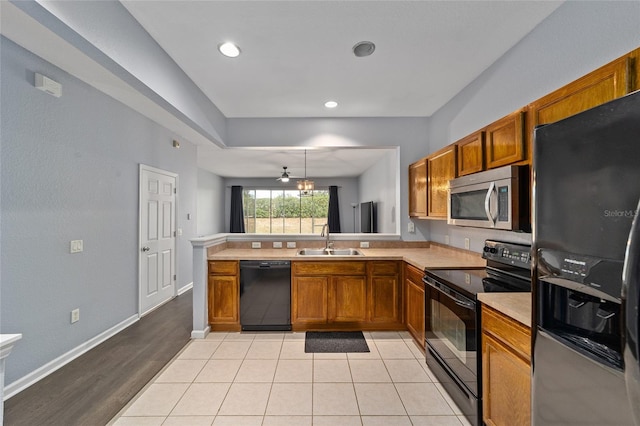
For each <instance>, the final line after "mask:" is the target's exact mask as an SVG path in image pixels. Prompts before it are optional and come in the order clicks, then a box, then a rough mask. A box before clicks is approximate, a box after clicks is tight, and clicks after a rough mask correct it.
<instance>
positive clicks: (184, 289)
mask: <svg viewBox="0 0 640 426" xmlns="http://www.w3.org/2000/svg"><path fill="white" fill-rule="evenodd" d="M192 288H193V281H191V282H190V283H189V284H187V285H185V286H184V287H181V288H179V289H178V296H180V295H181V294H183V293H186V292H187V291H189V290H191V289H192Z"/></svg>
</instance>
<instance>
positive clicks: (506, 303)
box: [478, 293, 531, 327]
mask: <svg viewBox="0 0 640 426" xmlns="http://www.w3.org/2000/svg"><path fill="white" fill-rule="evenodd" d="M478 300H479V301H480V302H481V303H483V304H485V305H487V306H489V307H491V308H493V309H495V310H496V311H499V312H502V313H503V314H505V315H506V316H508V317H510V318H513V319H514V320H516V321H518V322H519V323H521V324H523V325H526V326H527V327H531V293H478Z"/></svg>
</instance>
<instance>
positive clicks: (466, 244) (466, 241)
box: [464, 238, 471, 250]
mask: <svg viewBox="0 0 640 426" xmlns="http://www.w3.org/2000/svg"><path fill="white" fill-rule="evenodd" d="M470 246H471V241H469V238H465V239H464V248H465V249H467V250H469V247H470Z"/></svg>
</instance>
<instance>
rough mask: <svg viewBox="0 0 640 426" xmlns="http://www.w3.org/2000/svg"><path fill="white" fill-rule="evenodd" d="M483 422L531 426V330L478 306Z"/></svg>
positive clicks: (508, 425) (496, 424) (491, 310)
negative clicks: (479, 311) (480, 314)
mask: <svg viewBox="0 0 640 426" xmlns="http://www.w3.org/2000/svg"><path fill="white" fill-rule="evenodd" d="M481 321H482V376H483V379H482V398H483V420H484V422H485V424H487V425H490V426H503V425H504V426H510V425H523V426H526V425H530V424H531V330H530V328H529V327H527V326H525V325H523V324H520V323H519V322H517V321H514V320H513V319H511V318H509V317H507V316H505V315H503V314H502V313H500V312H498V311H496V310H494V309H491V308H488V307H486V306H484V305H483V306H482V319H481Z"/></svg>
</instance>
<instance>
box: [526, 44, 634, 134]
mask: <svg viewBox="0 0 640 426" xmlns="http://www.w3.org/2000/svg"><path fill="white" fill-rule="evenodd" d="M630 80H631V79H630V78H629V58H628V57H623V58H620V59H617V60H615V61H613V62H610V63H609V64H607V65H605V66H603V67H601V68H598V69H597V70H595V71H593V72H591V73H589V74H587V75H585V76H584V77H581V78H579V79H578V80H575V81H574V82H572V83H569V84H567V85H566V86H564V87H562V88H560V89H558V90H556V91H554V92H551V93H549V94H548V95H546V96H544V97H543V98H540V99H538V100H537V101H535V102H533V103H532V104H530V105H529V111H530V114H529V115H530V117H531V119H530V120H529V129H528V133H529V135H530V136H532V137H533V129H534V128H535V126H537V125H540V124H548V123H553V122H554V121H558V120H561V119H563V118H566V117H569V116H572V115H574V114H577V113H579V112H582V111H585V110H587V109H589V108H593V107H595V106H598V105H601V104H603V103H605V102H608V101H611V100H613V99H616V98H619V97H621V96H623V95H625V94H626V93H628V92H629V89H630V86H631V81H630Z"/></svg>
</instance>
